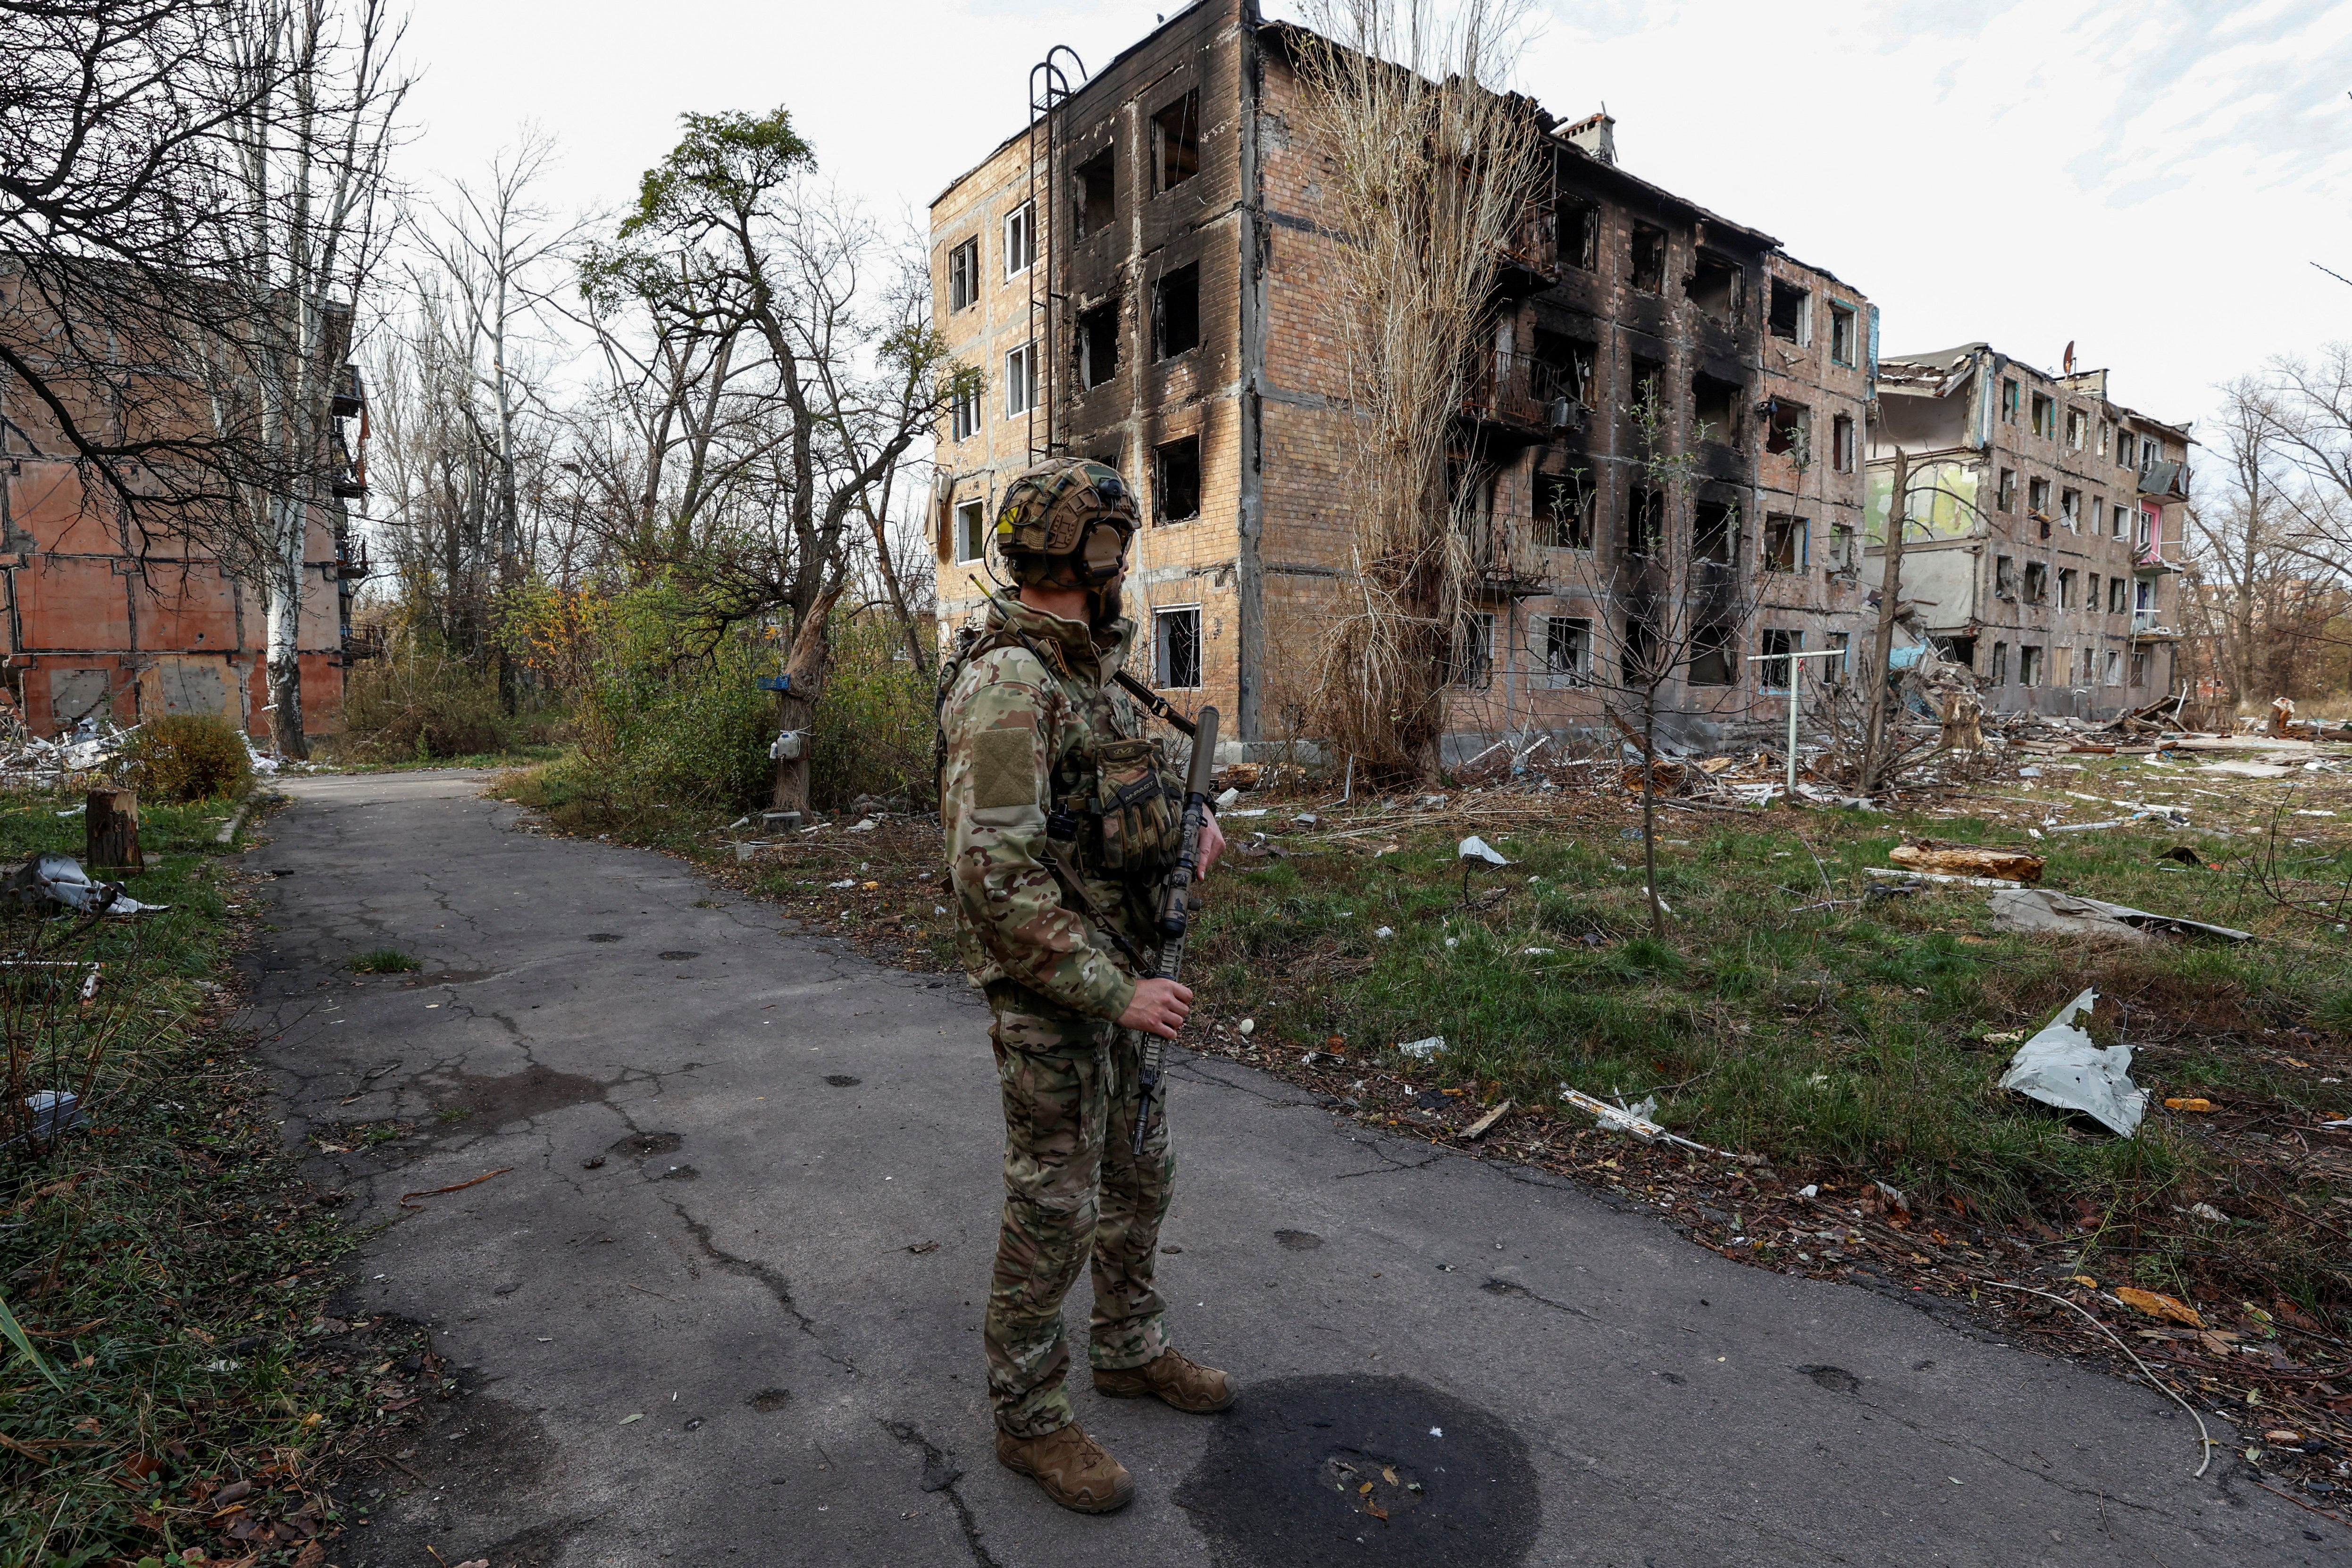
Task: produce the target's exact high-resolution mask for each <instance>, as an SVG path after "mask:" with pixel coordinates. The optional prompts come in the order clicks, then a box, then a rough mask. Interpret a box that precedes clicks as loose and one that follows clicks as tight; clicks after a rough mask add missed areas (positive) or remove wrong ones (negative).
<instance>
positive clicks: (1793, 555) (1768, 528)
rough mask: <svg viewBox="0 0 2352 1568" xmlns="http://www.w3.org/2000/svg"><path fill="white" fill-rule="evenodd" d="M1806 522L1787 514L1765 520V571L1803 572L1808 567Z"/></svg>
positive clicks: (1775, 515) (1772, 515)
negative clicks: (1806, 557)
mask: <svg viewBox="0 0 2352 1568" xmlns="http://www.w3.org/2000/svg"><path fill="white" fill-rule="evenodd" d="M1808 532H1809V530H1808V528H1807V526H1806V523H1805V520H1804V519H1803V518H1801V517H1791V516H1788V515H1785V514H1771V515H1767V516H1766V518H1765V519H1764V563H1763V564H1764V570H1766V571H1767V572H1802V571H1803V570H1804V569H1805V566H1806V559H1805V553H1806V546H1807V545H1808V544H1809V543H1810V541H1809V540H1808V539H1807V537H1806V535H1807V533H1808Z"/></svg>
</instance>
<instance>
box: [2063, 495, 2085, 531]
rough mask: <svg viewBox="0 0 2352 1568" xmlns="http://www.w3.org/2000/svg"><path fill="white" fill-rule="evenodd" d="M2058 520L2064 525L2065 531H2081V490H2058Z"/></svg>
mask: <svg viewBox="0 0 2352 1568" xmlns="http://www.w3.org/2000/svg"><path fill="white" fill-rule="evenodd" d="M2058 521H2061V522H2063V523H2064V524H2065V525H2066V531H2067V532H2069V533H2080V532H2082V531H2083V492H2082V491H2081V490H2060V491H2059V492H2058Z"/></svg>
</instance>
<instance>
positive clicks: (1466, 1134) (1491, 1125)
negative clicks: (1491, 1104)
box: [1462, 1100, 1512, 1143]
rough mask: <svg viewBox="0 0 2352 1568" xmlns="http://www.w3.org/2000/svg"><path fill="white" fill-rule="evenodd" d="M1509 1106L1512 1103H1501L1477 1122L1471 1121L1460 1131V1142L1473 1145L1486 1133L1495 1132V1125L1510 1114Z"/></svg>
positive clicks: (1506, 1101) (1507, 1101)
mask: <svg viewBox="0 0 2352 1568" xmlns="http://www.w3.org/2000/svg"><path fill="white" fill-rule="evenodd" d="M1511 1106H1512V1102H1511V1101H1510V1100H1505V1101H1503V1103H1502V1104H1500V1105H1498V1106H1496V1107H1495V1109H1494V1110H1490V1111H1488V1112H1486V1115H1484V1116H1482V1117H1480V1118H1478V1120H1477V1121H1473V1122H1472V1123H1471V1124H1470V1125H1469V1126H1467V1127H1465V1128H1464V1129H1463V1130H1462V1141H1463V1142H1465V1143H1475V1142H1477V1141H1478V1140H1479V1139H1481V1138H1484V1137H1485V1136H1486V1134H1487V1133H1489V1132H1491V1131H1494V1130H1495V1123H1496V1122H1497V1121H1502V1120H1503V1118H1504V1117H1506V1116H1508V1115H1509V1114H1510V1113H1511Z"/></svg>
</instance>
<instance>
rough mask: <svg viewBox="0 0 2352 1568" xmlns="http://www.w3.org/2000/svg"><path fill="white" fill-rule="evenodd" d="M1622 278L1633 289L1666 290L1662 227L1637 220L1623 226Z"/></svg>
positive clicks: (1663, 232) (1643, 291) (1650, 292)
mask: <svg viewBox="0 0 2352 1568" xmlns="http://www.w3.org/2000/svg"><path fill="white" fill-rule="evenodd" d="M1625 247H1626V268H1627V270H1626V279H1627V280H1628V282H1629V284H1630V285H1631V287H1632V288H1633V289H1635V290H1636V291H1638V292H1640V293H1643V294H1664V292H1665V291H1666V252H1667V249H1668V248H1669V247H1668V245H1667V241H1666V231H1665V230H1664V229H1663V228H1660V227H1659V226H1657V225H1655V224H1650V223H1637V224H1634V225H1633V226H1631V227H1630V228H1628V229H1627V231H1626V235H1625Z"/></svg>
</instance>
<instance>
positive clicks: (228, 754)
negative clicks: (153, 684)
mask: <svg viewBox="0 0 2352 1568" xmlns="http://www.w3.org/2000/svg"><path fill="white" fill-rule="evenodd" d="M129 754H130V763H131V768H132V770H133V772H134V776H135V777H136V779H137V781H138V788H139V791H140V793H141V794H142V795H147V796H148V797H150V798H151V799H154V800H159V801H166V800H168V801H191V800H205V799H209V798H211V797H212V796H214V795H231V794H234V793H236V791H237V790H238V789H240V788H242V787H244V784H245V782H246V780H247V778H249V777H250V776H251V775H252V773H253V758H252V754H251V753H250V752H247V749H246V744H245V735H244V733H243V732H242V731H239V730H238V729H237V727H236V725H234V724H232V723H230V722H229V721H227V720H226V719H223V718H221V717H219V716H218V715H217V714H213V713H172V714H167V715H165V716H164V717H163V718H161V719H153V720H150V721H148V722H146V723H145V724H142V725H141V726H140V728H139V731H138V733H136V734H135V735H133V736H132V737H131V747H130V753H129Z"/></svg>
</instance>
